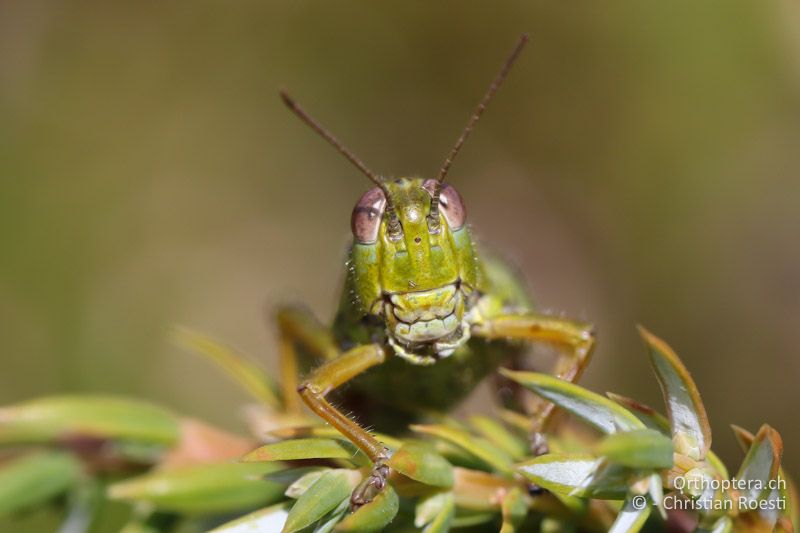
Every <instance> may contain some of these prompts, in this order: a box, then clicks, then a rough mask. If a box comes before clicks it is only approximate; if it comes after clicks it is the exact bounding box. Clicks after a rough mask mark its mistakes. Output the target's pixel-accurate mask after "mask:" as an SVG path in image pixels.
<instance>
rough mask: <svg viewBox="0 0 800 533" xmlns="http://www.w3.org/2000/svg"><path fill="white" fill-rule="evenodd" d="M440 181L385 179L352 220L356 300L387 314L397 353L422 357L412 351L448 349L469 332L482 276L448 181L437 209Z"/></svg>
mask: <svg viewBox="0 0 800 533" xmlns="http://www.w3.org/2000/svg"><path fill="white" fill-rule="evenodd" d="M435 185H436V184H435V180H423V179H421V178H400V179H397V180H394V181H387V182H386V183H385V191H384V189H383V188H380V187H375V188H373V189H370V190H369V191H367V192H366V193H365V194H364V195H363V196H362V197H361V199H360V200H359V201H358V203H357V204H356V206H355V208H354V209H353V215H352V219H351V226H352V230H353V239H354V243H353V249H352V257H351V269H352V275H353V281H354V288H355V293H356V294H355V296H356V297H357V301H358V305H359V306H360V307H361V310H362V311H363V312H364V313H365V314H372V315H376V316H380V317H383V319H384V321H385V323H386V332H387V335H388V336H389V339H390V341H391V343H392V344H393V346H394V347H395V349H396V351H397V352H398V354H399V355H408V357H409V358H412V359H415V362H421V361H420V360H416V359H420V356H417V355H411V354H412V353H413V354H421V353H423V354H429V355H431V356H433V357H434V358H435V357H437V356H438V357H443V356H447V355H450V354H451V353H452V352H453V350H455V348H456V347H458V346H459V345H460V344H462V343H463V342H464V341H465V340H466V339H467V338H468V335H469V328H468V327H467V326H466V324H465V321H464V314H465V308H466V307H467V305H466V301H467V298H468V297H469V295H470V294H472V292H473V291H474V290H475V288H476V284H477V278H478V267H477V263H476V260H475V254H474V251H473V248H472V241H471V239H470V236H469V232H468V230H467V228H466V225H465V216H466V211H465V208H464V204H463V202H462V200H461V197H460V196H459V194H458V192H457V191H456V190H455V188H453V187H452V186H450V185H443V186H442V187H441V192H440V194H439V195H438V209H434V208H433V205H434V204H433V198H434V195H435ZM387 193H388V195H389V201H388V202H387V197H386V195H387ZM387 207H388V208H389V209H387ZM432 217H435V219H434V218H432ZM421 360H422V361H424V362H432V361H433V360H435V359H433V360H430V359H429V358H428V357H421Z"/></svg>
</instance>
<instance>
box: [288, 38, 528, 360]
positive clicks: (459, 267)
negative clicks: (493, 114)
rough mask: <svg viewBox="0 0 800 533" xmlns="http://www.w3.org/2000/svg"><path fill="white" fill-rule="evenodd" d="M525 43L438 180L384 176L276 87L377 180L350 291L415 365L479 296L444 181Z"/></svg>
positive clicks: (360, 222) (357, 229) (456, 199)
mask: <svg viewBox="0 0 800 533" xmlns="http://www.w3.org/2000/svg"><path fill="white" fill-rule="evenodd" d="M527 42H528V35H527V34H524V35H522V37H520V40H519V42H518V43H517V46H516V47H514V50H513V51H512V52H511V55H510V56H509V57H508V59H506V62H505V63H504V64H503V67H502V68H501V69H500V72H499V73H498V74H497V76H496V77H495V78H494V80H493V81H492V83H491V85H489V89H488V90H487V91H486V94H484V96H483V98H482V99H481V101H480V102H479V103H478V106H477V107H476V108H475V111H474V112H473V113H472V116H471V117H470V119H469V122H467V126H466V127H465V128H464V131H463V132H462V133H461V136H460V137H459V138H458V140H457V141H456V144H455V145H454V146H453V148H452V150H451V151H450V154H449V155H448V156H447V159H445V161H444V164H443V165H442V168H441V169H440V170H439V174H438V175H437V176H436V179H429V180H423V179H422V178H400V179H397V180H394V181H388V180H384V179H382V178H381V177H379V176H378V175H376V174H375V173H374V172H372V171H371V170H370V169H369V168H367V166H366V165H364V163H363V162H362V161H361V160H360V159H359V158H358V157H356V156H355V154H353V153H352V152H351V151H350V150H348V149H347V148H346V147H345V146H344V145H343V144H342V143H341V142H339V140H338V139H337V138H336V137H334V136H333V134H332V133H331V132H329V131H328V130H326V129H325V128H324V127H322V125H321V124H320V123H319V122H317V121H316V120H314V119H313V118H311V116H310V115H309V114H308V113H306V111H305V110H304V109H303V108H301V107H300V106H299V105H298V104H297V102H295V101H294V99H293V98H292V97H291V96H289V95H288V94H287V93H286V92H285V91H281V92H280V95H281V98H282V99H283V101H284V103H285V104H286V105H287V106H288V107H289V109H291V110H292V111H293V112H294V113H295V114H296V115H297V116H298V117H299V118H300V119H301V120H302V121H303V122H305V123H306V124H308V125H309V126H310V127H311V129H313V130H314V131H316V132H317V133H318V134H319V135H320V136H321V137H322V138H323V139H325V140H326V141H328V142H329V143H330V144H331V145H332V146H333V147H334V148H336V150H338V151H339V153H341V154H342V155H343V156H344V157H346V158H347V159H348V160H349V161H350V162H351V163H353V165H355V166H356V167H357V168H358V169H359V170H360V171H361V172H362V173H363V174H364V175H365V176H367V177H368V178H369V179H370V180H371V181H372V182H373V183H375V185H376V187H375V188H373V189H370V190H369V191H367V192H366V193H365V194H364V195H363V196H362V197H361V199H360V200H359V201H358V203H357V204H356V207H355V209H354V210H353V218H352V227H353V237H354V243H353V249H352V257H351V264H350V269H351V274H352V276H353V280H352V281H353V286H354V292H355V294H354V296H355V298H356V305H357V306H358V307H359V310H360V311H361V312H363V313H364V314H365V315H374V316H381V317H383V318H384V320H385V322H386V332H387V335H388V337H389V343H390V344H391V345H392V346H393V347H394V349H395V352H396V353H397V354H398V355H400V356H401V357H404V358H406V359H408V360H409V361H411V362H413V363H416V364H431V363H434V362H435V361H436V359H437V358H439V357H447V356H449V355H450V354H452V353H453V351H455V349H456V348H458V347H459V346H460V345H461V344H463V343H464V342H466V340H467V339H468V338H469V325H468V324H467V322H466V320H465V319H464V317H465V308H468V307H469V302H468V301H467V298H468V297H469V296H470V295H471V294H477V293H476V292H475V289H476V286H477V282H478V271H479V269H478V265H477V262H476V260H475V254H474V252H473V250H472V241H471V240H470V237H469V233H468V231H467V228H466V227H465V226H464V219H465V215H466V211H465V210H464V204H463V202H462V201H461V197H460V196H459V194H458V192H456V190H455V189H454V188H453V187H452V186H450V185H446V184H445V183H444V179H445V177H446V176H447V173H448V171H449V170H450V165H451V164H452V163H453V160H454V159H455V157H456V155H458V153H459V151H460V150H461V146H462V145H463V144H464V141H466V139H467V137H469V134H470V133H471V132H472V130H473V128H474V127H475V123H476V122H477V121H478V119H479V118H480V116H481V114H482V113H483V111H484V109H485V108H486V104H488V103H489V101H490V100H491V99H492V97H493V96H494V94H495V93H496V92H497V90H498V89H499V87H500V85H501V84H502V83H503V80H505V78H506V76H507V75H508V72H509V70H510V69H511V66H512V65H513V64H514V61H515V60H516V59H517V56H519V53H520V52H521V51H522V48H523V47H524V46H525V43H527Z"/></svg>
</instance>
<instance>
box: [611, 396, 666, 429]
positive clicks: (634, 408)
mask: <svg viewBox="0 0 800 533" xmlns="http://www.w3.org/2000/svg"><path fill="white" fill-rule="evenodd" d="M606 396H608V397H609V399H611V400H613V401H614V402H616V403H618V404H619V405H621V406H622V407H624V408H625V409H627V410H628V411H630V412H631V413H633V414H634V415H635V416H636V418H638V419H639V420H641V421H642V423H643V424H644V425H645V426H647V427H648V428H650V429H655V430H656V431H660V432H661V433H664V434H665V435H669V434H670V433H671V432H670V429H669V420H667V417H666V416H664V415H662V414H661V413H659V412H658V411H656V410H655V409H653V408H652V407H650V406H649V405H645V404H643V403H640V402H637V401H636V400H634V399H633V398H628V397H627V396H622V395H621V394H615V393H613V392H607V393H606Z"/></svg>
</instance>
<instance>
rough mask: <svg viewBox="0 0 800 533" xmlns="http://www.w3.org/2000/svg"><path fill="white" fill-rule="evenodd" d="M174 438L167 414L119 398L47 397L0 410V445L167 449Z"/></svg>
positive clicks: (173, 420)
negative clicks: (113, 444) (126, 443)
mask: <svg viewBox="0 0 800 533" xmlns="http://www.w3.org/2000/svg"><path fill="white" fill-rule="evenodd" d="M179 436H180V425H179V422H178V419H177V417H175V416H174V415H173V414H172V413H171V412H169V411H167V410H166V409H163V408H161V407H158V406H156V405H154V404H151V403H148V402H144V401H141V400H132V399H128V398H122V397H119V396H99V395H75V396H47V397H43V398H37V399H34V400H29V401H26V402H22V403H18V404H14V405H10V406H6V407H2V408H0V443H1V444H16V443H49V442H54V441H58V440H62V439H66V438H72V437H95V438H101V439H120V440H132V441H139V442H146V443H154V444H164V445H170V444H174V443H175V442H177V441H178V438H179Z"/></svg>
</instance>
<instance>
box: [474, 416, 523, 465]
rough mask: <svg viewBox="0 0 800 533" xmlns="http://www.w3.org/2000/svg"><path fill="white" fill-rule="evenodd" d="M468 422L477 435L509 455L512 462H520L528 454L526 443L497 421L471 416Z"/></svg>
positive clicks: (486, 417) (485, 417)
mask: <svg viewBox="0 0 800 533" xmlns="http://www.w3.org/2000/svg"><path fill="white" fill-rule="evenodd" d="M469 421H470V424H472V427H474V428H475V429H476V430H477V431H478V433H480V434H481V435H482V436H483V437H484V438H485V439H486V440H488V441H489V442H491V443H492V444H494V445H495V446H497V447H498V448H500V449H501V450H503V451H504V452H506V453H507V454H508V455H510V456H511V458H512V459H513V460H515V461H520V460H522V459H523V458H524V457H525V456H526V455H527V454H528V443H527V442H525V441H524V440H523V439H521V438H519V437H518V436H516V435H514V434H513V433H511V432H510V431H508V430H507V429H506V428H505V427H503V425H502V424H501V423H500V422H498V421H497V420H494V419H492V418H489V417H488V416H473V417H471V418H470V419H469Z"/></svg>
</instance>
